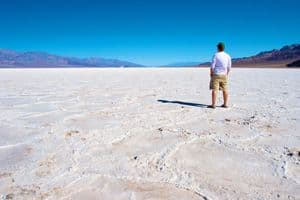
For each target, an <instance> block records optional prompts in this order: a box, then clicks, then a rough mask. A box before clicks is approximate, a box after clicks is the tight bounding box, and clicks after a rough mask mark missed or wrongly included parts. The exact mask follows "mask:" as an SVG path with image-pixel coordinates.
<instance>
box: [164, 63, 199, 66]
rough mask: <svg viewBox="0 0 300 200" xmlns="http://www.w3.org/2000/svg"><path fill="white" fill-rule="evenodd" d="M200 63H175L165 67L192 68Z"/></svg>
mask: <svg viewBox="0 0 300 200" xmlns="http://www.w3.org/2000/svg"><path fill="white" fill-rule="evenodd" d="M200 63H201V62H176V63H171V64H168V65H166V66H165V67H182V66H186V67H189V66H191V67H193V66H197V65H199V64H200Z"/></svg>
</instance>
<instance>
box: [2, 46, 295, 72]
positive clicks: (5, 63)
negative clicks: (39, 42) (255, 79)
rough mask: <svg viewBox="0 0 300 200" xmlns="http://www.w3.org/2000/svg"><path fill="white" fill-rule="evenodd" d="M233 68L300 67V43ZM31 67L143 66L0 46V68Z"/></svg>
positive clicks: (188, 64) (235, 61)
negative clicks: (0, 47)
mask: <svg viewBox="0 0 300 200" xmlns="http://www.w3.org/2000/svg"><path fill="white" fill-rule="evenodd" d="M232 63H233V67H299V66H300V44H293V45H287V46H284V47H282V48H281V49H273V50H271V51H263V52H260V53H258V54H256V55H254V56H250V57H243V58H234V59H232ZM199 65H200V66H203V67H204V66H209V65H210V62H205V63H203V62H202V63H201V62H179V63H172V64H169V65H165V66H164V67H195V66H199ZM4 67H5V68H6V67H9V68H15V67H21V68H30V67H144V66H143V65H140V64H136V63H132V62H128V61H122V60H117V59H105V58H100V57H90V58H76V57H66V56H58V55H54V54H49V53H45V52H34V51H27V52H18V51H14V50H7V49H0V68H4Z"/></svg>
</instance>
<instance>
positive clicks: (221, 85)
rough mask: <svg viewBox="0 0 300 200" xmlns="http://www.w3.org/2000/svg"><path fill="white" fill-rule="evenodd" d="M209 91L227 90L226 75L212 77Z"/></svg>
mask: <svg viewBox="0 0 300 200" xmlns="http://www.w3.org/2000/svg"><path fill="white" fill-rule="evenodd" d="M209 89H211V90H224V91H226V90H228V84H227V76H226V75H213V77H211V79H210V84H209Z"/></svg>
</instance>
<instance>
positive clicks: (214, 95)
mask: <svg viewBox="0 0 300 200" xmlns="http://www.w3.org/2000/svg"><path fill="white" fill-rule="evenodd" d="M217 92H218V91H216V90H212V91H211V105H212V106H213V107H215V106H216V101H217Z"/></svg>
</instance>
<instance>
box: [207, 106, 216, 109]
mask: <svg viewBox="0 0 300 200" xmlns="http://www.w3.org/2000/svg"><path fill="white" fill-rule="evenodd" d="M207 108H212V109H215V108H216V106H214V105H209V106H207Z"/></svg>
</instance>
